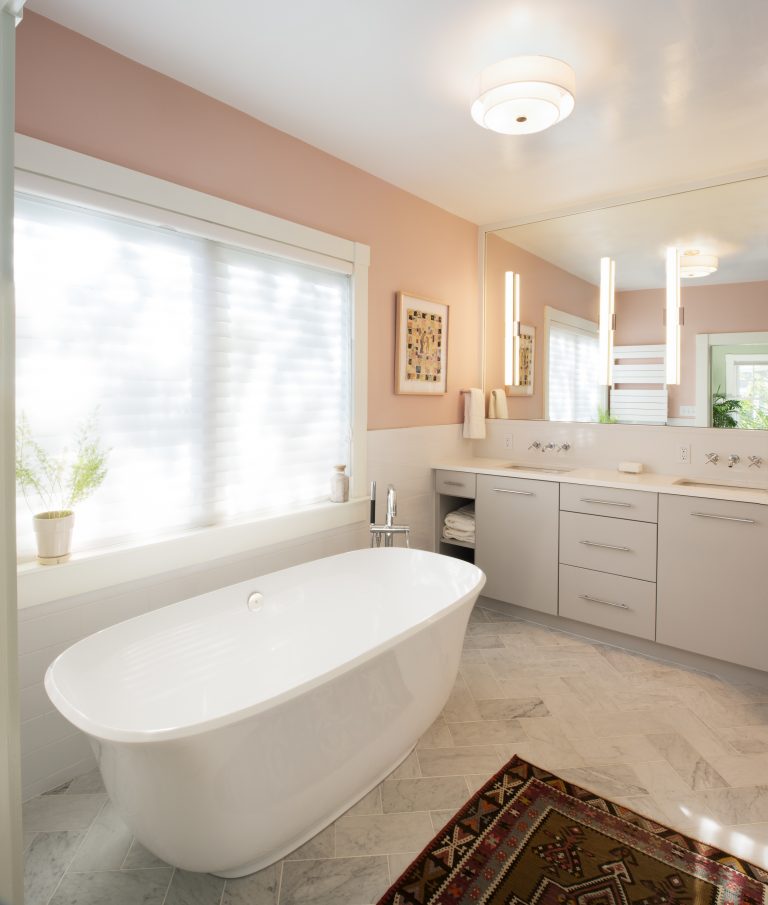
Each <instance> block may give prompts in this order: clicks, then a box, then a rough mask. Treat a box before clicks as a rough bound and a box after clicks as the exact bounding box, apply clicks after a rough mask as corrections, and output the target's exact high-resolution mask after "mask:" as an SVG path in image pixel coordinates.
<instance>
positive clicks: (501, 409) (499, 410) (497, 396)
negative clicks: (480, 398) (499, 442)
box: [488, 390, 509, 418]
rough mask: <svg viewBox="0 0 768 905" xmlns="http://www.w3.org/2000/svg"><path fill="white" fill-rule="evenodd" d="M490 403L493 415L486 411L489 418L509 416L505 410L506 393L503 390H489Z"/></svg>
mask: <svg viewBox="0 0 768 905" xmlns="http://www.w3.org/2000/svg"><path fill="white" fill-rule="evenodd" d="M491 405H492V406H493V412H494V413H493V415H491V413H490V411H489V412H488V417H489V418H509V414H508V412H507V394H506V393H505V392H504V390H491Z"/></svg>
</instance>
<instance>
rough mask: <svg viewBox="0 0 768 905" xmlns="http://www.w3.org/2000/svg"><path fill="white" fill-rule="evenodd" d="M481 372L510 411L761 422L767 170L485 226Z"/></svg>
mask: <svg viewBox="0 0 768 905" xmlns="http://www.w3.org/2000/svg"><path fill="white" fill-rule="evenodd" d="M668 248H676V249H677V250H678V252H679V258H680V282H679V286H680V296H679V297H680V305H681V306H682V309H683V312H682V316H681V318H680V321H681V324H680V368H679V372H680V380H679V383H677V384H672V383H667V377H666V372H665V360H666V357H667V344H666V332H665V330H666V328H665V316H664V315H665V299H666V289H667V275H666V273H667V271H666V264H665V261H666V255H667V249H668ZM604 258H609V259H611V260H612V261H613V262H614V270H613V282H614V293H613V299H614V312H615V314H614V321H613V324H614V328H615V329H614V331H613V334H612V340H613V346H612V348H611V349H609V350H607V349H606V348H605V346H602V347H601V343H600V336H599V321H600V287H601V259H604ZM603 268H605V265H603ZM510 273H513V274H516V275H517V276H518V279H517V280H516V281H512V280H511V279H510V277H509V276H508V274H510ZM699 274H702V275H699ZM603 284H605V270H604V272H603ZM513 285H514V286H515V288H516V297H515V302H516V305H517V308H515V309H514V310H515V311H516V312H519V313H516V314H515V316H516V317H518V318H519V320H518V321H517V323H518V324H519V325H520V327H519V329H518V330H517V331H516V335H517V336H518V339H517V343H518V345H517V346H516V347H515V353H516V355H515V359H514V365H515V368H516V371H515V373H517V379H512V378H511V377H510V374H511V370H510V368H511V364H510V356H509V349H510V343H511V340H510V335H511V334H510V331H509V329H505V328H508V327H509V318H510V317H511V316H512V313H511V312H512V311H513V306H512V305H511V302H510V297H509V290H510V287H511V286H513ZM603 359H610V378H606V376H605V374H606V371H605V361H604V360H603ZM505 365H506V367H505ZM484 384H485V389H486V391H490V390H492V389H496V388H504V389H505V392H506V395H507V411H508V415H509V417H510V418H534V419H536V418H543V419H547V420H554V421H604V422H609V423H616V422H618V423H641V424H673V425H687V426H694V425H697V426H705V427H724V428H742V429H768V176H762V177H757V178H752V179H744V180H741V181H737V182H731V183H727V184H724V185H718V186H714V187H710V188H703V189H697V190H694V191H688V192H682V193H679V194H674V195H668V196H665V197H660V198H654V199H651V200H647V201H639V202H634V203H629V204H623V205H618V206H615V207H608V208H604V209H601V210H596V211H590V212H585V213H579V214H572V215H569V216H564V217H556V218H551V219H546V220H541V221H539V222H535V223H528V224H524V225H521V226H514V227H510V228H506V229H500V230H496V231H494V232H488V233H486V245H485V374H484Z"/></svg>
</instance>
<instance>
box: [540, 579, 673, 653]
mask: <svg viewBox="0 0 768 905" xmlns="http://www.w3.org/2000/svg"><path fill="white" fill-rule="evenodd" d="M558 612H559V614H560V615H561V616H565V617H567V618H568V619H576V620H577V621H578V622H588V623H589V624H590V625H600V626H602V627H603V628H609V629H612V630H613V631H615V632H624V634H626V635H635V636H636V637H638V638H649V639H650V640H651V641H653V639H654V637H655V632H656V585H655V584H654V583H653V582H652V581H640V580H639V579H637V578H623V577H621V576H619V575H607V574H605V573H604V572H593V571H591V570H590V569H577V568H575V567H574V566H560V609H559V611H558Z"/></svg>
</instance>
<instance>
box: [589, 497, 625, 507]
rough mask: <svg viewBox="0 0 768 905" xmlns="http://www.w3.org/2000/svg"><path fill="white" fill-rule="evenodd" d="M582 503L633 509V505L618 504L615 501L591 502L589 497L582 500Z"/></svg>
mask: <svg viewBox="0 0 768 905" xmlns="http://www.w3.org/2000/svg"><path fill="white" fill-rule="evenodd" d="M581 502H582V503H599V504H600V505H601V506H623V507H624V508H625V509H632V507H633V505H634V504H633V503H618V502H616V501H615V500H590V499H589V498H587V497H582V498H581Z"/></svg>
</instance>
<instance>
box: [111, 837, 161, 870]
mask: <svg viewBox="0 0 768 905" xmlns="http://www.w3.org/2000/svg"><path fill="white" fill-rule="evenodd" d="M121 866H122V869H123V870H142V869H144V870H148V869H149V868H153V867H170V864H166V863H165V861H163V860H162V859H161V858H158V857H157V855H154V854H153V853H152V852H151V851H149V849H146V848H144V846H143V845H142V844H141V843H140V842H139V840H138V839H134V840H133V841H132V842H131V847H130V848H129V849H128V853H127V854H126V856H125V860H124V861H123V863H122V865H121Z"/></svg>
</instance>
